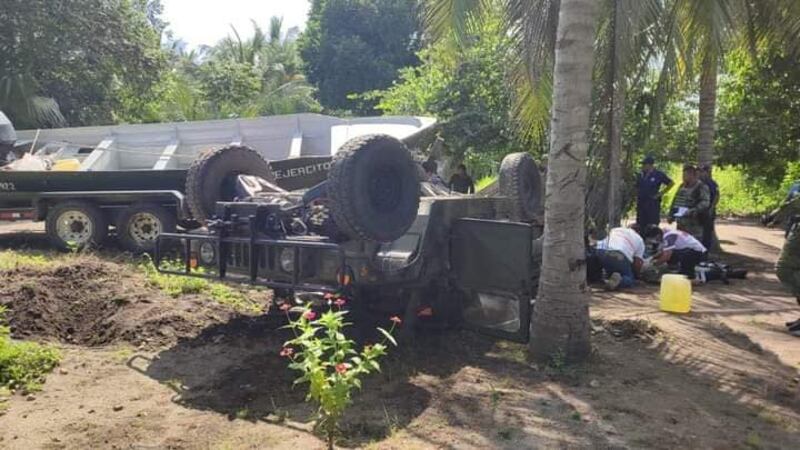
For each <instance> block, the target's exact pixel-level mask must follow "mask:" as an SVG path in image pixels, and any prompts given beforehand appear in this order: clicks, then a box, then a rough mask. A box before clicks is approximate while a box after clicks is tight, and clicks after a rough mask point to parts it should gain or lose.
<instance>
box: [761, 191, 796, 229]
mask: <svg viewBox="0 0 800 450" xmlns="http://www.w3.org/2000/svg"><path fill="white" fill-rule="evenodd" d="M797 214H800V197H794V198H789V199H786V200H784V201H783V203H781V205H780V206H779V207H778V208H777V209H775V211H772V212H771V213H770V214H769V216H768V219H769V224H770V225H781V224H788V223H789V219H790V218H791V217H792V216H795V215H797Z"/></svg>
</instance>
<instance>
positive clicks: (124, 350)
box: [112, 345, 136, 364]
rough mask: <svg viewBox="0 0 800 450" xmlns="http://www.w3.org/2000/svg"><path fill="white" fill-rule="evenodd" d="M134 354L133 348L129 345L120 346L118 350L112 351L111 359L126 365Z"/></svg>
mask: <svg viewBox="0 0 800 450" xmlns="http://www.w3.org/2000/svg"><path fill="white" fill-rule="evenodd" d="M135 353H136V351H135V350H134V348H133V347H131V346H129V345H121V346H120V347H119V348H117V349H116V350H114V353H113V355H112V356H113V358H114V359H115V360H116V361H118V362H120V363H121V364H126V363H127V362H128V361H129V360H130V359H131V357H132V356H133V355H134V354H135Z"/></svg>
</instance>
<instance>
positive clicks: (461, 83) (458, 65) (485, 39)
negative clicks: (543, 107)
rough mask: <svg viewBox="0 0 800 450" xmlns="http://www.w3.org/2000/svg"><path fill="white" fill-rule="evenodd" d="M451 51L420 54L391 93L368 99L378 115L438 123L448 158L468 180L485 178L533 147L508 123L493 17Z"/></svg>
mask: <svg viewBox="0 0 800 450" xmlns="http://www.w3.org/2000/svg"><path fill="white" fill-rule="evenodd" d="M454 45H455V42H454V41H453V39H452V38H451V39H448V40H443V41H439V42H436V43H434V44H433V45H431V46H430V47H428V48H426V49H423V50H421V51H420V52H419V53H418V56H419V59H420V61H421V64H420V65H419V66H417V67H408V68H405V69H402V70H401V71H400V77H399V80H398V81H397V82H396V83H395V84H394V85H393V86H392V87H391V88H389V89H387V90H385V91H375V92H371V93H369V94H367V97H368V98H377V99H379V102H378V105H377V109H379V110H381V111H383V112H384V113H386V114H392V115H432V116H435V117H437V118H439V120H440V121H441V122H442V124H443V125H442V132H441V133H442V137H443V138H444V142H445V145H446V146H447V147H446V148H447V150H448V153H449V154H450V156H452V157H453V158H455V159H456V160H459V161H461V160H464V161H465V162H466V163H467V165H468V167H469V169H470V172H471V173H473V175H477V176H484V175H490V174H491V173H493V172H494V171H495V170H496V169H497V164H496V161H498V160H500V159H501V158H502V157H503V156H504V155H506V154H508V153H511V152H516V151H524V150H525V149H528V148H531V145H532V144H531V143H530V142H527V141H526V139H525V136H524V135H522V134H521V133H519V132H518V131H519V129H518V127H516V126H515V124H514V122H513V120H512V115H513V114H512V110H513V106H514V104H513V96H512V93H511V92H510V91H509V90H508V88H507V85H508V83H509V77H510V73H509V72H508V70H507V68H508V66H509V64H510V62H511V60H512V58H513V56H512V55H511V49H512V48H511V46H510V40H509V39H508V37H507V36H506V34H505V33H504V28H503V26H502V20H501V18H500V17H499V15H496V16H494V17H487V19H486V20H485V21H484V22H482V24H481V26H480V28H479V29H477V30H475V34H474V38H473V39H472V40H471V41H470V42H469V43H466V44H465V45H464V46H461V47H456V48H457V51H456V52H455V53H454V51H453V48H454ZM543 147H544V146H542V145H540V146H539V148H540V152H541V151H543Z"/></svg>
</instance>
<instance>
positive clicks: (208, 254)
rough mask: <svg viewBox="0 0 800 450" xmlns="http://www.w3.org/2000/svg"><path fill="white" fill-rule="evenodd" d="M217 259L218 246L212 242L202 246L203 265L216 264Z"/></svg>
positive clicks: (204, 243)
mask: <svg viewBox="0 0 800 450" xmlns="http://www.w3.org/2000/svg"><path fill="white" fill-rule="evenodd" d="M216 259H217V249H216V246H215V245H214V244H213V243H211V242H203V243H202V244H200V262H201V263H203V264H206V265H208V264H214V262H215V261H216Z"/></svg>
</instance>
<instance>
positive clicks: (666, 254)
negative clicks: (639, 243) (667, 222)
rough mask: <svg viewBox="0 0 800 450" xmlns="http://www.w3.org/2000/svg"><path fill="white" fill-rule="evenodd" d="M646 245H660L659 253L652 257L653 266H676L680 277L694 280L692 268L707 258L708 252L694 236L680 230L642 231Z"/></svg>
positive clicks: (650, 228) (659, 229) (651, 228)
mask: <svg viewBox="0 0 800 450" xmlns="http://www.w3.org/2000/svg"><path fill="white" fill-rule="evenodd" d="M644 238H645V240H646V241H647V243H648V244H649V243H651V242H658V243H660V252H659V253H658V254H657V255H656V256H655V257H653V264H656V265H660V264H669V265H671V266H677V267H678V271H679V273H680V274H681V275H686V276H687V277H689V279H693V278H694V268H695V266H697V265H698V264H700V263H701V262H703V261H705V260H706V259H707V258H708V250H707V249H706V247H705V246H704V245H703V244H702V243H701V242H700V241H699V240H697V239H696V238H695V237H694V236H692V235H691V234H689V233H686V232H685V231H680V230H669V229H668V230H662V229H661V228H659V227H656V226H651V227H649V228H648V229H647V230H645V231H644Z"/></svg>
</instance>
